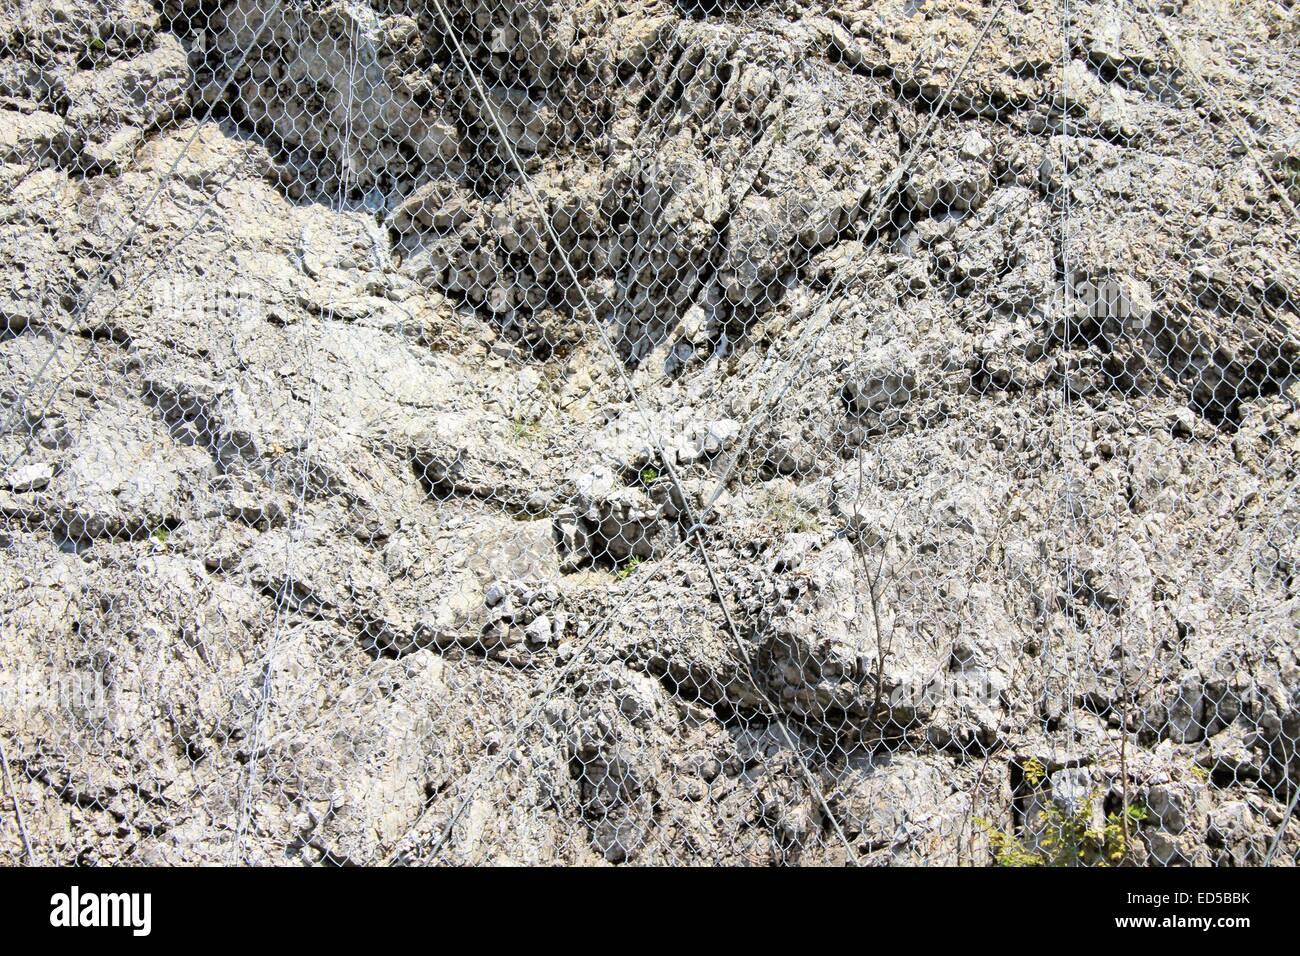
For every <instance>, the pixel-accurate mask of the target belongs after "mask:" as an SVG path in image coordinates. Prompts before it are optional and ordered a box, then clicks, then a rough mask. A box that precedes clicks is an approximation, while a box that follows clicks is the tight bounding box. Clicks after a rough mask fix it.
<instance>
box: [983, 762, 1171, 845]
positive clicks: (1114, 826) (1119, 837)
mask: <svg viewBox="0 0 1300 956" xmlns="http://www.w3.org/2000/svg"><path fill="white" fill-rule="evenodd" d="M1032 762H1034V763H1036V761H1032ZM1038 767H1039V769H1040V770H1041V769H1042V764H1038ZM1025 778H1026V779H1029V765H1028V764H1026V766H1025ZM1038 779H1039V780H1041V779H1042V776H1041V775H1040V776H1039V777H1038ZM1098 797H1099V794H1096V793H1094V794H1091V795H1090V797H1089V799H1088V800H1087V801H1085V802H1084V803H1083V805H1082V806H1080V807H1079V809H1078V810H1075V811H1074V812H1073V813H1067V812H1066V811H1064V810H1062V809H1061V808H1060V807H1058V806H1057V805H1056V804H1055V803H1051V802H1049V803H1047V804H1046V805H1045V806H1043V807H1040V808H1039V809H1038V810H1037V811H1036V812H1035V816H1036V819H1035V821H1034V822H1035V824H1036V827H1037V829H1039V831H1040V832H1041V833H1042V836H1040V837H1039V839H1038V840H1037V841H1036V842H1034V843H1031V844H1029V845H1026V844H1025V842H1024V841H1023V840H1022V839H1021V838H1020V837H1017V836H1016V835H1015V834H1013V833H1009V832H1007V831H1004V830H1000V829H998V828H997V827H995V826H994V825H993V824H992V823H991V822H990V821H988V820H986V819H984V818H980V817H977V818H976V820H975V822H976V823H977V824H978V825H979V826H980V827H982V828H983V829H984V831H985V833H987V834H988V837H989V844H990V846H991V847H992V849H993V859H994V861H995V862H996V863H997V865H998V866H1078V865H1091V866H1118V865H1120V864H1122V863H1124V862H1125V861H1126V860H1127V859H1128V858H1129V856H1130V855H1131V854H1132V852H1133V836H1132V830H1133V828H1134V827H1136V826H1137V825H1138V824H1140V823H1142V821H1144V820H1145V819H1146V818H1147V810H1146V808H1145V807H1140V806H1129V807H1126V808H1125V809H1124V810H1122V811H1116V812H1114V813H1110V814H1107V816H1106V820H1105V823H1103V824H1102V825H1101V826H1095V825H1094V824H1093V822H1092V801H1093V800H1096V799H1097V798H1098Z"/></svg>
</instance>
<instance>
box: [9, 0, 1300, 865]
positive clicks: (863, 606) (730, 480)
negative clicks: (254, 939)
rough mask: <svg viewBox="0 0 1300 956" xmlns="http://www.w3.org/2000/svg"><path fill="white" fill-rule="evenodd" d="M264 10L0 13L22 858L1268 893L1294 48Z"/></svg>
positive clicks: (1141, 27) (483, 14)
mask: <svg viewBox="0 0 1300 956" xmlns="http://www.w3.org/2000/svg"><path fill="white" fill-rule="evenodd" d="M273 6H275V4H273V3H272V2H271V0H164V2H154V0H95V2H90V0H40V2H32V3H27V4H21V5H19V8H18V9H17V10H14V11H10V10H6V11H5V12H3V13H0V276H3V278H0V411H2V412H3V419H2V420H0V425H2V427H3V429H4V431H3V432H0V455H2V456H3V457H0V547H3V549H4V559H3V560H0V593H3V595H4V597H3V602H4V603H3V605H0V617H3V619H4V622H5V624H4V627H3V628H0V659H3V660H4V661H5V667H4V674H3V679H4V683H3V685H2V686H0V739H2V740H3V742H4V745H5V748H6V754H7V756H8V759H9V761H10V763H11V765H12V767H13V771H14V773H13V776H14V779H15V786H16V789H17V793H16V794H14V795H10V794H5V795H4V799H5V800H6V801H7V800H9V799H10V798H11V797H12V798H14V799H16V800H17V801H18V802H19V804H20V805H21V807H22V808H23V810H24V818H25V821H26V824H27V828H28V831H29V833H30V836H31V843H32V850H31V852H32V855H33V856H34V858H35V859H36V861H38V862H41V863H71V862H78V863H93V864H100V863H104V864H111V863H121V862H133V863H216V862H236V861H246V862H256V863H266V864H285V863H294V864H317V863H333V864H337V863H378V862H389V861H396V862H402V863H422V862H455V863H483V862H506V863H624V862H631V863H700V862H704V863H714V864H748V863H753V864H771V863H801V862H804V863H822V864H824V863H833V864H839V863H850V862H857V863H872V864H903V865H922V864H935V863H940V864H963V865H964V864H972V863H974V864H986V863H990V862H994V861H995V859H996V855H997V853H998V852H999V851H998V847H999V846H1002V847H1005V846H1006V841H1005V839H1003V837H1004V836H1006V837H1008V838H1010V839H1013V840H1014V841H1015V842H1016V844H1017V845H1018V846H1019V847H1020V848H1021V849H1022V850H1023V851H1024V852H1026V853H1029V854H1038V855H1039V857H1040V858H1041V859H1043V860H1048V859H1050V857H1051V850H1050V846H1051V843H1050V842H1049V841H1048V840H1046V839H1045V837H1046V836H1047V835H1048V833H1047V829H1046V827H1047V826H1048V825H1049V824H1050V822H1051V821H1052V820H1060V819H1062V818H1063V817H1071V818H1073V817H1075V816H1077V817H1078V819H1080V820H1086V821H1088V823H1089V825H1092V826H1095V827H1099V828H1104V827H1105V826H1106V823H1107V820H1108V819H1109V818H1110V816H1111V815H1113V814H1115V813H1116V812H1118V811H1120V810H1121V809H1122V807H1123V801H1124V800H1126V799H1127V800H1128V801H1129V805H1130V807H1134V808H1141V813H1140V814H1138V815H1136V816H1133V817H1132V818H1131V819H1132V821H1133V830H1134V833H1133V839H1132V841H1131V844H1130V845H1129V846H1128V847H1127V854H1128V859H1129V860H1131V861H1133V862H1139V863H1148V864H1153V865H1187V864H1193V865H1208V864H1225V865H1256V864H1259V863H1262V862H1263V860H1264V859H1265V857H1266V856H1267V854H1268V853H1269V852H1270V850H1271V848H1272V846H1273V844H1274V841H1275V839H1276V840H1277V842H1278V846H1279V847H1280V849H1279V850H1278V853H1277V855H1276V857H1275V860H1276V861H1278V862H1283V863H1291V862H1294V861H1295V859H1296V853H1297V850H1300V815H1295V816H1293V817H1292V819H1291V823H1290V824H1289V829H1287V830H1285V832H1280V828H1281V827H1282V826H1283V819H1284V815H1285V812H1286V808H1287V805H1288V802H1289V801H1290V800H1291V799H1292V797H1293V795H1294V793H1295V789H1296V787H1297V785H1298V782H1300V640H1298V639H1297V636H1296V635H1297V634H1298V633H1300V593H1297V586H1298V584H1297V582H1298V581H1300V577H1298V576H1297V575H1296V574H1295V566H1296V563H1297V560H1300V554H1298V553H1297V549H1298V547H1300V546H1298V545H1297V540H1300V535H1297V533H1296V532H1297V527H1300V506H1298V505H1297V502H1296V498H1295V494H1294V490H1295V483H1296V481H1297V459H1298V458H1300V412H1298V411H1297V404H1298V402H1300V380H1298V376H1297V363H1298V362H1300V315H1298V314H1297V310H1298V309H1300V249H1298V248H1297V245H1296V239H1295V235H1296V233H1295V225H1296V223H1295V221H1294V220H1293V219H1292V218H1290V216H1291V213H1292V212H1293V209H1290V208H1289V207H1288V205H1287V204H1288V202H1290V203H1291V204H1292V205H1294V203H1295V202H1296V201H1297V199H1300V192H1298V191H1297V190H1296V188H1295V175H1296V170H1297V169H1300V165H1298V164H1300V155H1298V154H1297V146H1296V144H1297V143H1300V127H1297V119H1296V117H1297V115H1300V114H1297V113H1296V111H1295V106H1296V98H1297V96H1300V73H1298V72H1297V66H1296V63H1295V59H1294V56H1293V54H1292V51H1290V50H1289V48H1287V45H1286V36H1285V34H1284V32H1283V27H1282V26H1280V25H1279V22H1278V20H1277V17H1276V16H1275V15H1273V14H1272V13H1269V12H1268V11H1266V10H1264V9H1263V5H1255V4H1245V5H1242V6H1241V11H1240V13H1239V15H1234V17H1233V18H1232V22H1230V23H1227V22H1224V21H1223V20H1222V19H1221V18H1216V17H1215V16H1214V15H1213V13H1212V12H1211V11H1209V10H1208V8H1206V9H1201V8H1196V9H1192V8H1190V7H1188V8H1185V9H1180V10H1177V11H1174V10H1173V8H1169V9H1168V10H1166V12H1165V14H1164V15H1162V19H1161V24H1163V25H1164V27H1165V28H1166V29H1171V30H1175V31H1177V32H1180V33H1181V34H1183V35H1185V36H1186V38H1188V40H1189V41H1195V42H1188V43H1187V44H1185V47H1186V49H1187V50H1189V51H1191V52H1190V53H1189V54H1188V55H1190V56H1193V57H1194V58H1195V61H1196V62H1195V63H1194V64H1189V63H1188V62H1185V61H1184V59H1182V58H1181V57H1180V56H1179V55H1178V54H1177V53H1176V52H1175V51H1174V50H1173V49H1172V48H1171V47H1170V45H1169V44H1168V43H1167V42H1165V40H1164V39H1163V38H1162V36H1161V32H1160V29H1159V28H1158V27H1159V24H1157V23H1156V22H1155V21H1153V20H1152V19H1151V18H1150V17H1147V16H1145V15H1139V14H1137V13H1135V12H1133V11H1125V10H1121V9H1118V8H1115V7H1114V6H1113V5H1109V6H1108V5H1104V4H1090V3H1080V4H1071V8H1070V21H1069V25H1068V38H1067V41H1066V42H1063V39H1062V30H1061V10H1060V8H1059V7H1058V6H1055V5H1053V4H1050V3H1040V2H1037V0H1035V2H1030V3H1022V4H1019V5H1017V6H1015V7H1014V8H1007V9H1004V10H1003V11H1002V13H1001V14H1000V15H999V17H998V18H997V19H996V20H995V21H994V22H992V23H990V24H989V27H988V30H987V35H986V36H985V37H984V39H983V41H982V42H980V43H977V42H976V41H977V39H979V38H980V37H981V36H982V35H984V33H985V31H984V26H985V18H986V17H987V16H988V14H989V12H990V8H988V7H987V6H986V5H982V4H977V3H973V2H967V0H938V2H932V3H927V4H924V5H918V4H915V3H912V2H909V0H888V2H884V3H879V2H871V3H866V2H849V3H848V4H847V5H843V4H841V5H838V6H835V7H833V8H832V7H829V6H825V5H821V4H789V3H759V4H747V5H744V10H743V15H741V16H736V15H734V14H735V13H736V12H737V11H735V10H732V9H730V8H725V7H724V5H710V4H685V3H682V4H678V3H671V2H651V3H644V4H585V5H584V4H576V3H572V2H569V0H546V2H540V3H528V4H524V3H516V2H513V0H503V2H492V3H487V2H481V3H480V2H470V3H465V4H460V5H449V6H450V7H452V9H451V11H450V15H451V18H452V20H453V24H452V26H453V30H454V32H455V34H456V36H457V37H458V38H459V40H460V44H459V46H460V49H457V45H456V44H453V43H451V42H449V36H448V32H447V29H446V27H445V25H444V24H443V23H442V22H441V19H440V18H439V17H438V15H437V13H436V10H435V8H433V7H432V6H430V5H428V4H426V3H423V2H418V0H393V2H384V3H339V2H334V0H308V2H305V3H297V4H290V5H285V6H286V10H285V11H283V12H281V13H279V14H277V15H276V16H274V17H271V16H269V14H270V13H271V11H272V8H273ZM1234 9H1235V8H1234ZM1279 15H1280V14H1279ZM1212 38H1224V39H1225V40H1226V42H1223V43H1217V42H1216V43H1210V42H1208V41H1209V40H1210V39H1212ZM462 50H463V51H464V54H465V56H466V57H468V63H466V62H465V61H464V60H463V59H462V58H461V51H462ZM1193 67H1195V69H1194V70H1193ZM1198 77H1199V79H1198ZM1202 80H1204V81H1206V82H1208V83H1209V84H1211V86H1212V87H1213V89H1214V90H1215V91H1217V95H1216V96H1211V95H1209V94H1207V92H1206V90H1205V89H1204V88H1203V86H1202ZM480 89H481V90H482V92H483V93H484V94H485V95H480ZM1226 114H1231V115H1226ZM1229 121H1231V122H1229ZM1234 124H1237V125H1234ZM1238 129H1248V130H1250V131H1251V132H1252V134H1253V135H1254V136H1255V137H1256V138H1257V139H1258V141H1259V142H1258V144H1253V145H1258V147H1259V148H1257V149H1256V148H1252V149H1249V150H1248V149H1244V148H1243V147H1242V146H1241V145H1239V144H1238V142H1237V140H1238V137H1239V136H1240V133H1239V132H1237V130H1238ZM1288 190H1289V192H1288ZM1288 196H1289V199H1288V198H1287V197H1288ZM706 555H707V559H706ZM5 819H6V823H5V824H4V825H3V826H0V860H2V861H6V862H10V861H13V862H17V861H20V860H23V859H25V858H26V857H27V848H26V847H25V846H24V845H23V843H22V841H21V839H20V838H19V836H18V834H17V832H16V831H15V829H14V828H13V827H12V826H10V825H9V824H8V820H9V818H8V816H6V818H5ZM1094 843H1097V845H1095V846H1094V845H1091V844H1090V845H1089V847H1088V848H1087V852H1088V853H1090V854H1092V856H1090V857H1089V858H1088V859H1089V861H1090V862H1101V861H1103V860H1104V859H1105V852H1106V847H1105V846H1104V845H1103V844H1102V843H1099V842H1097V841H1094ZM1111 849H1113V847H1111Z"/></svg>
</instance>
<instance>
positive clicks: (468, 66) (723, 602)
mask: <svg viewBox="0 0 1300 956" xmlns="http://www.w3.org/2000/svg"><path fill="white" fill-rule="evenodd" d="M434 7H435V8H437V12H438V17H439V20H441V21H442V25H443V29H445V30H446V31H447V34H448V36H450V38H451V42H452V44H454V46H455V48H456V52H458V55H459V56H460V59H461V62H463V64H464V68H465V72H467V73H468V75H469V78H471V81H472V83H473V85H474V88H476V90H477V92H478V95H480V99H481V101H482V105H484V111H485V112H486V113H487V114H489V116H491V118H493V122H494V125H495V126H497V133H498V135H499V137H500V143H502V146H503V147H504V148H506V151H507V152H508V153H510V156H511V160H512V161H513V163H515V166H516V169H517V170H519V173H520V176H521V177H523V182H524V187H525V189H526V190H528V193H529V196H530V198H532V200H533V203H534V204H536V206H537V208H538V211H539V212H541V213H542V222H543V225H545V228H546V230H547V233H549V234H550V237H551V239H552V241H554V242H555V243H556V246H559V245H562V243H560V238H559V235H556V234H555V228H554V225H552V224H551V221H550V219H549V217H547V216H546V207H545V204H543V203H542V202H541V196H538V195H537V191H536V189H534V187H533V185H532V182H530V181H529V179H528V178H526V173H525V169H524V164H523V161H521V160H520V159H519V155H517V153H516V152H515V150H513V146H512V144H511V143H510V139H508V137H507V134H506V129H504V126H503V124H502V122H500V117H499V116H498V113H497V111H495V109H494V108H493V105H491V101H490V99H489V96H487V91H486V90H485V88H484V87H482V81H481V79H480V77H478V74H477V73H476V72H474V69H473V65H472V62H471V60H469V57H468V55H467V53H465V51H464V47H463V46H461V43H460V38H459V36H458V35H456V33H455V30H454V27H452V25H451V20H450V17H448V16H447V12H446V9H445V7H443V4H442V0H434ZM564 267H565V269H568V272H569V276H571V278H572V281H573V284H575V286H576V287H577V289H578V294H580V297H581V299H582V304H584V306H585V308H586V311H588V313H589V315H590V317H591V321H593V324H594V325H595V328H597V330H598V332H599V333H601V339H602V342H603V343H604V346H606V350H607V351H608V354H610V356H611V360H612V362H614V365H615V368H616V369H617V371H619V377H620V378H621V380H623V382H624V386H625V388H627V389H628V393H629V394H630V397H632V399H633V403H634V405H636V407H637V411H638V412H640V415H641V418H642V421H643V423H645V427H646V431H647V433H649V437H650V440H651V442H653V444H654V446H655V450H656V451H658V454H659V460H660V462H662V463H663V466H664V470H666V471H667V472H668V476H669V477H671V479H672V483H673V485H675V486H676V488H677V493H679V496H680V497H681V501H682V505H684V510H685V512H686V520H688V532H686V533H688V536H692V535H694V537H695V541H697V544H698V546H699V554H701V559H702V561H703V563H705V567H706V571H707V575H708V579H710V583H711V584H712V587H714V592H715V596H716V598H718V604H719V605H720V607H722V611H723V615H724V618H725V620H727V627H728V631H729V632H731V635H732V639H733V640H735V643H736V645H737V648H738V650H740V652H741V654H742V657H744V662H745V666H746V669H749V670H750V671H751V672H753V665H751V662H750V659H749V653H748V650H746V649H745V644H744V639H742V637H741V633H740V631H738V630H737V627H736V623H735V620H733V619H732V615H731V610H729V607H728V605H727V598H725V596H724V593H723V591H722V587H720V584H719V580H718V575H716V571H715V570H714V566H712V559H711V558H710V555H708V549H707V546H706V545H705V542H703V538H701V537H699V523H698V522H697V519H695V516H694V510H693V507H692V505H690V498H689V496H688V494H686V492H685V489H684V486H682V484H681V479H680V477H679V475H677V470H676V466H675V464H673V462H672V458H671V457H669V455H668V454H667V453H664V450H663V445H662V442H660V441H659V436H658V433H656V432H655V428H654V423H653V420H651V418H650V415H649V412H647V411H646V408H645V405H643V402H642V401H641V395H640V394H638V392H637V389H636V386H634V385H633V382H632V380H630V377H629V376H628V373H627V369H625V368H624V367H623V363H621V362H620V360H619V352H617V350H616V349H615V347H614V343H612V342H611V341H610V337H608V333H607V332H606V330H604V325H603V324H602V323H601V319H599V315H598V313H597V311H595V307H594V306H593V304H591V300H590V298H589V297H588V294H586V289H584V287H582V285H581V282H580V281H578V277H577V274H576V272H575V271H573V267H572V264H571V263H568V260H567V259H565V260H564ZM754 684H755V687H758V688H761V687H762V684H761V683H759V682H758V680H757V676H755V680H754ZM759 693H761V695H762V696H763V697H764V698H766V692H763V691H762V689H759ZM767 702H768V705H770V706H772V709H774V711H775V714H776V721H777V724H779V727H780V730H781V732H783V735H784V736H785V739H787V744H788V745H789V747H790V748H792V750H793V752H794V754H796V757H797V758H798V761H800V765H801V767H802V770H803V774H805V777H806V778H807V782H809V786H810V787H811V788H813V790H814V792H815V793H816V796H818V799H819V801H820V804H822V808H823V810H824V813H826V814H827V818H828V819H829V821H831V822H832V823H833V826H835V829H836V831H837V834H839V836H840V839H841V840H842V843H844V847H845V851H846V852H848V853H849V855H850V858H852V860H853V861H854V864H857V852H855V851H854V848H853V844H852V843H850V842H849V839H848V838H846V836H845V835H844V830H842V829H841V827H840V822H839V819H837V818H836V816H835V814H833V812H832V810H831V806H829V804H828V803H827V799H826V795H824V793H823V792H822V787H820V786H819V784H818V782H816V779H815V778H814V775H813V771H811V770H810V769H809V766H807V761H806V760H805V757H803V753H802V749H801V748H797V747H796V745H794V739H793V736H792V735H790V731H789V727H788V726H787V724H785V721H784V719H783V718H780V715H779V714H780V711H779V710H777V709H776V706H775V704H772V702H771V701H770V700H768V701H767Z"/></svg>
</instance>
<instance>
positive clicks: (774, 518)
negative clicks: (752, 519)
mask: <svg viewBox="0 0 1300 956" xmlns="http://www.w3.org/2000/svg"><path fill="white" fill-rule="evenodd" d="M767 512H768V516H769V518H770V519H771V524H772V527H773V528H775V529H777V530H778V531H783V532H784V531H820V530H822V523H821V520H820V519H819V518H818V517H817V515H816V514H814V513H813V512H811V511H809V510H807V509H806V508H803V507H801V506H800V505H799V504H797V503H796V502H794V501H793V500H791V499H790V498H788V497H784V496H782V497H777V498H773V499H772V500H771V502H770V503H769V504H768V507H767Z"/></svg>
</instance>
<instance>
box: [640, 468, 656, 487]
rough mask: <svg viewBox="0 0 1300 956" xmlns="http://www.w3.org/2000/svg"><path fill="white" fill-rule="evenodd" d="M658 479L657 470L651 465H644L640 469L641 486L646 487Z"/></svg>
mask: <svg viewBox="0 0 1300 956" xmlns="http://www.w3.org/2000/svg"><path fill="white" fill-rule="evenodd" d="M658 477H659V469H658V468H656V467H654V466H653V465H646V466H645V467H644V468H642V469H641V484H643V485H648V484H650V483H651V482H653V481H654V480H655V479H656V478H658Z"/></svg>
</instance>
